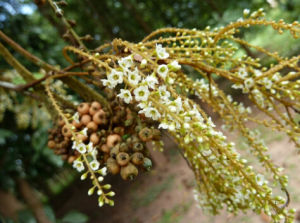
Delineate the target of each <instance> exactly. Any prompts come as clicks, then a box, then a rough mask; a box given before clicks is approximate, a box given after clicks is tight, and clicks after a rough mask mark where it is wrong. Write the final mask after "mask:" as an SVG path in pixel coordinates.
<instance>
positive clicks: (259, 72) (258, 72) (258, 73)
mask: <svg viewBox="0 0 300 223" xmlns="http://www.w3.org/2000/svg"><path fill="white" fill-rule="evenodd" d="M260 75H262V72H261V71H260V70H256V69H254V76H255V77H259V76H260Z"/></svg>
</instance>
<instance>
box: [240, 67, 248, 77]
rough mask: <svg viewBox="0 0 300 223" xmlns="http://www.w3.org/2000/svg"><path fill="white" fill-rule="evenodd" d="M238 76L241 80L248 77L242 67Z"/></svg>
mask: <svg viewBox="0 0 300 223" xmlns="http://www.w3.org/2000/svg"><path fill="white" fill-rule="evenodd" d="M238 76H239V77H241V78H245V77H247V76H248V72H247V70H246V68H244V67H242V68H240V69H239V70H238Z"/></svg>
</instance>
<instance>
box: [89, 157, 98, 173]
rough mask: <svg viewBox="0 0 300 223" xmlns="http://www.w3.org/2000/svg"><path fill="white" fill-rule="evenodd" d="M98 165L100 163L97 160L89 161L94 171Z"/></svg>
mask: <svg viewBox="0 0 300 223" xmlns="http://www.w3.org/2000/svg"><path fill="white" fill-rule="evenodd" d="M99 166H100V163H99V162H98V161H97V160H93V161H92V162H90V167H91V168H92V170H94V171H96V170H98V169H99Z"/></svg>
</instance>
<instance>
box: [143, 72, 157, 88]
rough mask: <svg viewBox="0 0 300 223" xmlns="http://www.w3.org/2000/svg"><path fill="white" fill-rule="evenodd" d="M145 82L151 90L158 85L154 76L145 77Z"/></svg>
mask: <svg viewBox="0 0 300 223" xmlns="http://www.w3.org/2000/svg"><path fill="white" fill-rule="evenodd" d="M145 82H146V84H147V85H148V87H149V88H151V89H154V88H155V85H156V84H158V80H157V78H156V77H155V76H154V75H150V76H147V77H146V79H145Z"/></svg>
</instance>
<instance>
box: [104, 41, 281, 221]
mask: <svg viewBox="0 0 300 223" xmlns="http://www.w3.org/2000/svg"><path fill="white" fill-rule="evenodd" d="M157 52H160V53H161V54H164V56H161V55H160V56H158V55H159V54H158V53H157ZM141 54H142V53H141ZM152 55H154V56H155V55H156V56H157V59H162V57H163V59H164V63H162V64H159V65H155V66H153V67H151V70H147V72H144V70H143V68H141V66H140V64H139V62H136V61H133V60H129V59H128V58H134V55H133V54H131V55H129V56H127V57H124V58H121V59H120V60H119V61H118V64H119V67H114V68H111V69H112V71H111V72H109V73H108V75H107V79H104V80H102V81H103V83H106V81H110V80H111V73H115V72H116V70H118V72H120V73H119V75H120V76H122V78H116V80H120V79H122V80H123V81H122V82H114V83H113V86H114V87H117V85H118V84H120V86H125V89H123V88H121V89H120V94H119V95H118V96H119V97H120V98H121V99H123V100H124V101H125V103H136V104H137V107H138V108H139V109H140V111H139V114H143V115H145V117H147V118H150V119H152V120H154V121H159V122H160V124H159V128H161V129H166V130H168V131H169V132H170V134H171V135H173V136H174V138H175V139H176V140H177V142H178V143H179V144H180V146H181V147H182V148H183V149H184V151H185V153H184V155H185V156H186V157H187V158H188V160H189V162H190V164H191V165H192V166H193V168H194V169H195V170H197V171H199V175H198V176H199V182H201V181H204V182H203V183H199V184H198V191H199V192H200V193H201V195H200V196H201V200H200V203H201V206H202V207H203V208H205V209H206V210H208V211H209V212H212V213H218V211H219V210H220V209H222V208H223V205H224V204H226V206H227V210H228V211H231V212H236V211H237V208H236V207H240V208H241V207H243V209H247V208H250V209H253V210H254V211H256V210H259V209H263V210H264V211H265V212H266V213H267V214H268V215H272V216H273V217H274V216H277V215H276V214H274V213H272V212H271V211H270V209H273V208H276V206H277V205H278V200H276V201H275V200H274V199H275V198H274V197H272V195H271V193H272V188H271V187H269V186H268V182H267V181H266V180H264V176H263V175H261V174H257V173H256V172H255V170H254V169H253V167H252V166H249V165H247V162H246V160H245V159H242V158H241V157H240V155H239V154H238V153H237V152H236V149H235V148H234V147H235V146H234V144H233V143H227V142H226V137H225V136H224V135H223V133H222V132H220V131H217V130H215V125H214V123H213V122H212V120H211V119H210V118H209V117H207V116H206V115H205V113H204V112H203V111H202V110H201V109H200V107H199V106H198V105H196V104H194V103H193V102H192V101H191V100H189V99H187V98H185V97H182V96H179V95H177V94H176V92H175V91H174V90H173V88H176V83H179V82H183V83H185V81H187V80H188V78H185V80H184V81H183V80H179V81H174V78H173V77H174V76H175V75H174V72H176V71H178V70H179V69H180V68H181V67H180V65H179V63H178V61H176V60H172V59H169V56H170V54H169V53H167V52H166V50H165V49H163V48H162V46H161V45H156V49H155V50H154V52H153V53H152ZM143 60H147V58H143ZM123 61H130V62H128V63H126V65H124V63H123ZM150 63H151V61H150V62H147V64H150ZM121 73H122V74H121ZM132 73H134V74H133V76H134V77H130V74H132ZM255 73H256V76H260V75H261V73H260V72H259V71H258V70H255ZM237 76H238V77H239V78H242V79H243V80H244V82H243V83H241V84H237V85H236V86H234V87H235V88H236V89H238V88H241V89H242V90H243V92H244V93H249V92H252V91H253V90H255V89H256V82H255V81H254V78H255V77H254V76H253V77H252V76H249V75H248V72H247V70H246V68H241V69H240V70H239V71H238V73H237ZM150 78H151V79H152V80H154V81H152V82H149V83H148V81H147V79H148V80H149V79H150ZM170 80H171V81H170ZM258 84H261V83H259V82H258ZM262 84H264V85H265V84H266V83H265V82H264V83H262ZM191 86H192V87H193V88H194V89H196V91H195V94H196V95H197V96H198V97H199V98H200V99H203V98H205V100H206V99H207V100H209V102H210V103H213V102H212V101H211V100H212V99H211V97H213V98H214V100H215V99H218V98H220V100H221V99H222V100H225V102H222V103H221V102H220V101H218V100H216V102H215V103H217V104H218V105H217V106H218V109H219V110H220V112H223V114H224V113H225V112H228V109H229V107H230V109H232V110H233V112H237V113H238V114H239V116H240V118H239V120H242V121H246V120H247V117H248V115H249V114H250V113H251V109H250V108H246V107H245V106H244V105H243V103H236V102H234V101H233V99H232V98H231V96H226V97H225V98H224V95H222V93H220V92H219V89H217V88H216V87H215V86H214V85H212V84H211V83H210V84H209V83H205V82H204V79H201V80H197V81H196V82H194V83H193V84H191ZM190 90H192V89H190ZM230 116H231V117H233V118H235V114H232V112H231V113H230ZM229 119H230V118H229ZM245 132H247V133H245V134H246V135H247V136H248V137H249V143H250V144H251V145H252V146H253V147H254V149H253V150H254V153H257V152H259V154H260V155H261V162H262V163H264V165H266V166H267V168H269V169H270V170H272V171H273V173H274V176H275V177H277V178H278V177H279V182H280V184H281V186H282V187H285V186H286V184H287V178H286V177H285V176H279V171H277V170H274V169H276V168H275V167H274V166H273V165H272V164H270V163H269V162H267V159H265V157H266V156H264V155H263V151H264V148H265V147H264V145H263V144H259V143H257V144H255V143H254V142H253V140H251V136H252V135H251V134H252V132H250V131H249V132H248V131H246V130H245ZM192 148H197V149H192ZM237 169H239V171H236V170H237ZM245 176H250V177H249V178H245ZM277 178H276V179H277ZM220 182H222V183H221V184H220ZM253 185H255V188H256V190H253V189H252V188H253ZM258 194H259V196H261V197H267V199H265V200H264V201H263V202H262V201H261V200H259V199H257V195H258ZM205 198H206V199H205ZM279 200H280V201H281V203H282V202H283V200H284V199H283V198H280V199H279ZM282 204H283V203H282ZM280 216H281V217H282V216H283V215H280ZM277 217H278V216H277Z"/></svg>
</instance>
